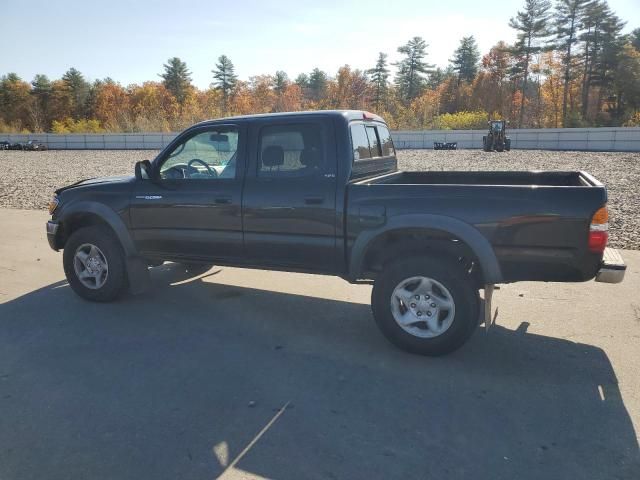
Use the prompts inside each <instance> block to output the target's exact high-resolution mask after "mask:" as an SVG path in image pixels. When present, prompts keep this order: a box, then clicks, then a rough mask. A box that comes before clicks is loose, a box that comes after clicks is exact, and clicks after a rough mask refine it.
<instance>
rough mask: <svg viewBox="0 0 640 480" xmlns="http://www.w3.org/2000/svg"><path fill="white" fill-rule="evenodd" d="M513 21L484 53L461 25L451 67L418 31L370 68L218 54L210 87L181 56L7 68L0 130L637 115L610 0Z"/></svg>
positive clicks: (559, 121) (639, 78)
mask: <svg viewBox="0 0 640 480" xmlns="http://www.w3.org/2000/svg"><path fill="white" fill-rule="evenodd" d="M509 26H510V27H511V28H513V29H514V30H515V32H516V34H517V36H516V41H515V42H514V43H513V44H507V43H505V42H503V41H500V42H498V43H497V44H496V45H495V46H493V47H492V48H491V49H490V50H489V52H487V53H486V54H484V55H481V54H480V52H479V49H478V46H477V44H476V41H475V39H474V37H473V35H469V36H464V37H463V38H462V39H461V40H460V44H459V46H458V48H457V49H456V50H455V51H454V52H453V54H452V57H451V59H450V61H449V65H448V66H447V67H446V68H440V67H438V68H435V66H434V65H431V64H430V63H429V62H428V60H427V58H428V45H427V43H426V42H425V40H424V39H423V38H421V37H419V36H416V37H413V38H411V39H410V40H409V41H407V43H406V44H404V45H402V46H400V47H399V48H398V49H397V52H398V53H399V54H400V55H401V56H400V60H399V61H398V62H396V63H389V61H388V55H387V54H386V53H384V52H380V53H379V54H378V57H377V61H376V62H375V64H374V65H372V68H371V69H367V70H359V69H353V68H351V67H350V66H349V65H344V66H342V67H340V68H339V69H338V71H337V72H336V74H335V75H329V74H328V73H327V72H324V71H322V70H321V69H319V68H315V69H313V70H312V71H311V72H309V73H308V74H300V75H298V76H297V77H296V78H295V79H291V78H289V76H288V75H287V73H286V72H284V71H281V70H279V71H276V72H275V73H274V74H265V75H258V76H254V77H251V78H249V79H248V80H247V81H245V80H240V79H239V78H238V76H237V75H236V73H235V67H234V64H233V62H232V61H231V59H230V58H229V57H228V56H226V55H221V56H220V57H219V58H218V60H217V62H215V65H214V68H213V69H212V71H211V79H212V83H211V85H210V87H209V88H207V89H204V90H202V89H198V88H196V87H195V86H194V85H193V84H192V80H191V72H190V71H189V68H188V66H187V64H186V63H185V62H184V61H182V60H181V59H179V58H177V57H174V58H170V59H169V60H168V61H167V63H166V64H164V65H163V69H162V73H160V75H159V77H160V78H159V81H148V82H144V83H143V84H142V85H138V84H133V85H129V86H126V87H124V86H122V85H120V84H119V83H117V82H116V81H114V80H113V79H111V78H106V79H103V80H96V81H94V82H91V83H90V82H88V81H87V80H86V79H85V77H84V76H83V75H82V73H81V72H80V71H78V70H76V69H75V68H71V69H69V70H68V71H67V72H66V73H65V74H64V75H63V76H62V78H60V79H56V80H50V79H49V78H48V77H47V76H46V75H42V74H38V75H36V76H35V78H34V79H33V80H32V81H31V82H30V83H29V82H26V81H24V80H22V79H21V78H20V77H19V76H18V75H17V74H15V73H8V74H5V75H3V76H2V77H0V132H45V131H51V132H55V133H80V132H104V131H106V132H141V131H177V130H181V129H183V128H185V127H187V126H189V125H191V124H193V123H195V122H197V121H200V120H203V119H207V118H218V117H224V116H229V115H237V114H250V113H268V112H283V111H298V110H315V109H362V110H370V111H372V112H375V113H378V114H380V115H382V116H383V117H384V118H385V119H386V120H387V121H388V122H389V124H390V126H391V127H392V128H394V129H429V128H445V129H457V128H462V129H464V128H484V126H485V125H486V121H487V119H488V118H504V119H507V120H509V121H510V122H511V126H513V127H523V128H524V127H528V128H543V127H583V126H620V125H623V126H638V125H640V28H639V29H635V30H634V31H633V32H631V33H630V34H627V35H623V34H622V33H621V32H622V30H623V28H624V26H625V22H623V21H622V20H621V19H620V18H619V17H618V16H617V15H616V14H615V13H614V12H613V11H612V10H611V9H610V7H609V6H608V4H607V2H606V0H557V1H556V3H555V4H553V5H552V4H551V2H550V1H549V0H525V1H524V5H523V6H522V8H521V9H520V10H518V11H517V13H516V14H515V16H514V17H512V18H511V20H510V22H509ZM392 70H394V72H392ZM392 73H393V75H392Z"/></svg>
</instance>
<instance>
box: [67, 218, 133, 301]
mask: <svg viewBox="0 0 640 480" xmlns="http://www.w3.org/2000/svg"><path fill="white" fill-rule="evenodd" d="M62 261H63V265H64V273H65V275H66V277H67V281H68V282H69V286H70V287H71V288H72V289H73V291H74V292H76V293H77V294H78V295H80V296H81V297H82V298H84V299H86V300H91V301H94V302H109V301H111V300H115V299H116V298H117V297H118V296H120V295H121V294H122V292H123V291H124V289H125V287H126V286H127V274H126V273H127V272H126V267H125V261H124V253H123V251H122V247H121V245H120V242H119V241H118V239H117V238H116V236H115V235H114V233H113V232H112V231H111V230H109V229H108V228H106V227H101V226H93V227H84V228H81V229H79V230H76V231H75V232H73V233H72V234H71V236H70V237H69V240H67V243H66V244H65V246H64V253H63V257H62Z"/></svg>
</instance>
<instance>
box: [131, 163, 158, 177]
mask: <svg viewBox="0 0 640 480" xmlns="http://www.w3.org/2000/svg"><path fill="white" fill-rule="evenodd" d="M135 173H136V179H137V180H153V179H154V178H153V167H152V165H151V162H150V161H149V160H142V161H140V162H136V166H135Z"/></svg>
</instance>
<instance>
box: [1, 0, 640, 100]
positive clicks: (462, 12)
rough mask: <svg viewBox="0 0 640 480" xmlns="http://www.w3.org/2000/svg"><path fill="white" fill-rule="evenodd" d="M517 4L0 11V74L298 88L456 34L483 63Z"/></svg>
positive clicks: (377, 0)
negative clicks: (170, 75) (321, 73)
mask: <svg viewBox="0 0 640 480" xmlns="http://www.w3.org/2000/svg"><path fill="white" fill-rule="evenodd" d="M522 3H523V1H522V0H520V1H517V2H511V1H508V2H507V1H500V0H498V1H497V2H486V1H483V0H473V1H471V0H463V1H449V2H447V1H443V0H440V1H426V0H422V1H418V0H395V1H391V0H386V1H385V0H368V1H366V2H365V1H349V0H341V1H339V0H320V1H305V0H298V1H290V0H283V1H270V2H266V1H265V2H260V1H254V0H235V1H233V2H221V1H215V0H209V1H203V0H193V1H185V2H177V1H175V0H173V1H168V0H159V1H141V0H139V1H136V0H129V1H121V0H110V1H107V2H105V1H102V2H92V1H65V0H55V1H54V0H46V1H42V0H30V1H29V2H24V1H16V0H2V1H1V4H2V8H0V19H1V20H2V23H1V25H2V28H1V29H0V45H2V49H1V53H0V74H4V73H7V72H16V73H17V74H18V75H20V76H21V77H22V78H24V79H26V80H31V79H32V78H33V76H34V75H35V74H36V73H44V74H46V75H48V76H49V77H51V78H58V77H60V76H61V75H62V73H64V72H65V71H66V70H67V69H68V68H69V67H72V66H73V67H75V68H77V69H78V70H80V71H81V72H83V73H84V74H85V76H86V77H87V78H88V79H90V80H94V79H96V78H104V77H107V76H110V77H112V78H113V79H115V80H117V81H119V82H120V83H122V84H123V85H127V84H129V83H134V82H135V83H140V82H143V81H145V80H157V79H158V73H160V72H161V70H162V64H163V63H164V62H165V61H166V60H167V59H168V58H169V57H172V56H178V57H180V58H182V59H183V60H185V61H186V62H187V64H188V66H189V68H190V70H191V71H192V78H193V81H194V83H195V84H196V85H197V86H198V87H200V88H204V87H206V86H208V85H209V83H210V82H211V73H210V72H211V69H212V68H213V66H214V63H215V59H216V58H217V57H218V56H219V55H220V54H223V53H224V54H226V55H228V56H229V57H231V59H232V60H233V62H234V64H235V66H236V72H237V73H238V74H239V75H240V77H241V78H242V79H247V78H248V77H249V76H251V75H257V74H261V73H273V72H275V71H276V70H285V71H286V72H287V73H288V74H289V75H290V77H291V78H295V76H296V75H297V74H298V73H300V72H308V71H310V70H311V69H313V68H314V67H316V66H318V67H320V68H322V69H323V70H326V71H328V72H329V73H330V74H334V73H335V72H336V71H337V69H338V67H339V66H341V65H344V64H349V65H351V66H352V67H354V68H362V69H364V68H370V67H371V66H372V65H373V64H374V63H375V60H376V57H377V54H378V52H379V51H383V52H386V53H388V54H389V58H390V60H391V61H394V60H396V59H397V58H398V54H397V53H396V49H397V47H398V46H399V45H401V44H403V43H405V42H406V41H407V40H408V39H409V38H411V37H413V36H415V35H419V36H422V37H424V38H425V39H426V41H427V43H429V48H428V52H429V57H428V59H427V60H428V61H429V62H430V63H435V64H437V65H440V66H446V64H447V63H448V59H449V58H450V57H451V55H452V52H453V50H454V49H455V48H456V46H457V44H458V42H459V40H460V38H461V37H462V36H463V35H468V34H473V35H474V36H475V37H476V39H477V41H478V44H479V46H480V49H481V51H482V53H485V52H486V51H487V50H488V49H489V48H490V47H491V46H492V45H493V44H495V43H496V42H497V41H498V40H500V39H504V40H506V41H512V40H513V38H514V32H513V30H512V29H510V28H509V26H508V21H509V17H511V16H513V15H515V13H516V11H517V10H518V9H519V8H520V7H521V5H522ZM491 5H493V7H494V8H487V7H488V6H491ZM609 5H610V6H611V8H612V9H613V10H614V11H615V12H616V13H617V14H618V15H619V16H620V17H621V18H623V19H624V20H626V21H627V27H626V29H625V30H626V31H630V30H632V29H634V28H638V27H640V1H639V0H609Z"/></svg>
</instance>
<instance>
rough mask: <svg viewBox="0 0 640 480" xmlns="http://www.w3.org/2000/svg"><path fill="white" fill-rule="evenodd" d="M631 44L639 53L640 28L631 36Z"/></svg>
mask: <svg viewBox="0 0 640 480" xmlns="http://www.w3.org/2000/svg"><path fill="white" fill-rule="evenodd" d="M629 42H631V45H632V46H633V47H634V48H635V49H636V50H638V51H640V28H636V29H635V30H634V31H633V32H631V33H630V34H629Z"/></svg>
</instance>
